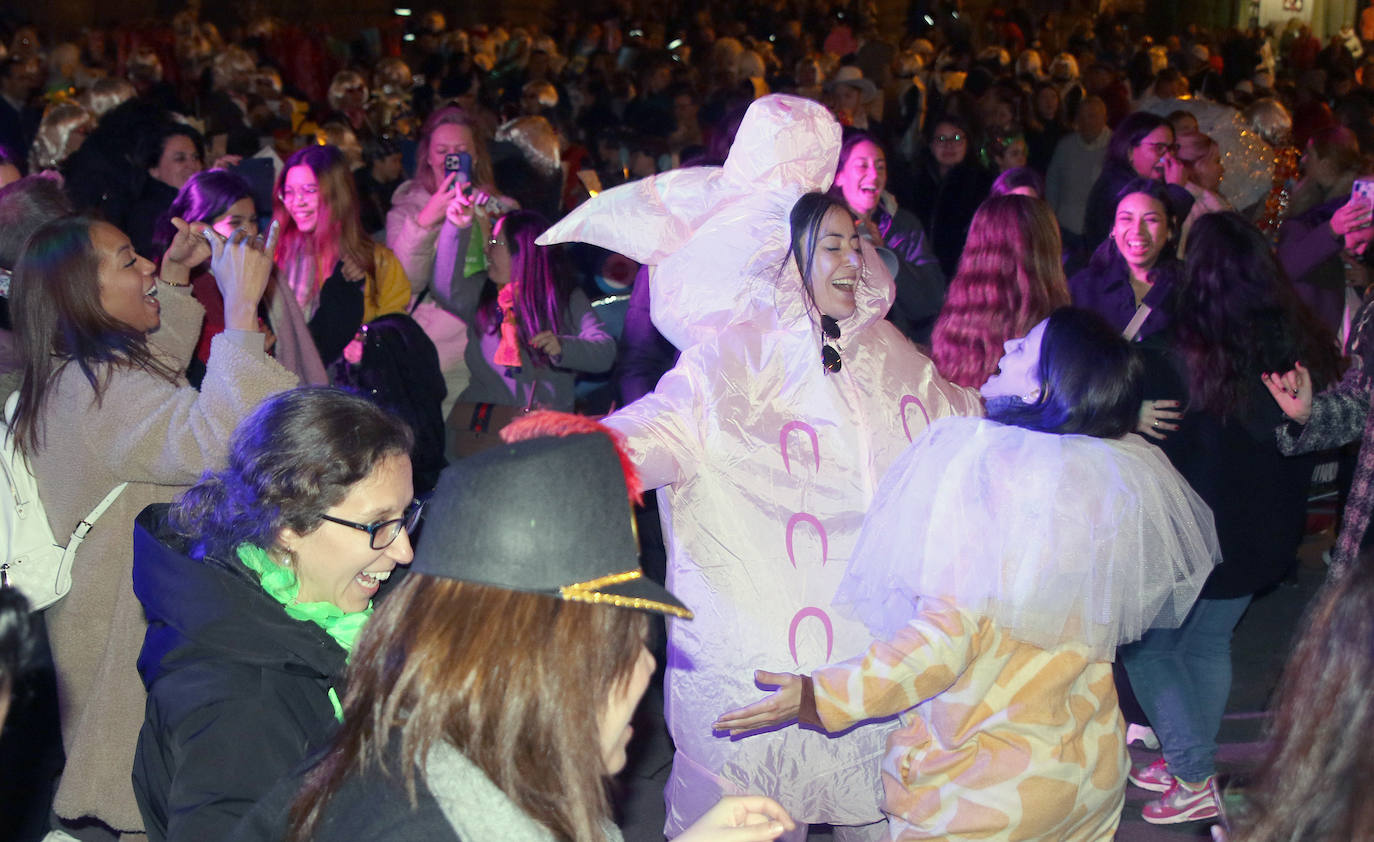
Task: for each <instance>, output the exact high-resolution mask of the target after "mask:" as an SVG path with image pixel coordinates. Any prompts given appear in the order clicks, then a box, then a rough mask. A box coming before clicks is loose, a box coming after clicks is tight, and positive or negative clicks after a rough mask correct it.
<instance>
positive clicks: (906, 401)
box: [897, 395, 930, 441]
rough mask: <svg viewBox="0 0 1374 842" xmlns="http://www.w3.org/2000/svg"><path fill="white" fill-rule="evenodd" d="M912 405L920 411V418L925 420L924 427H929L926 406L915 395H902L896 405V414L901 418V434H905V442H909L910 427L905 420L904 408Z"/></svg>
mask: <svg viewBox="0 0 1374 842" xmlns="http://www.w3.org/2000/svg"><path fill="white" fill-rule="evenodd" d="M913 403H914V404H916V408H917V409H919V410H921V415H922V417H924V418H925V419H926V426H927V427H929V426H930V413H929V412H926V405H925V404H923V403H921V399H920V398H918V397H916V396H915V395H902V402H901V403H900V404H898V405H897V414H898V415H900V416H902V432H904V433H906V440H907V441H911V425H910V424H908V423H907V420H906V408H907V407H908V406H909V405H911V404H913Z"/></svg>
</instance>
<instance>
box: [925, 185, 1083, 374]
mask: <svg viewBox="0 0 1374 842" xmlns="http://www.w3.org/2000/svg"><path fill="white" fill-rule="evenodd" d="M1061 249H1062V247H1061V244H1060V241H1059V226H1058V225H1057V224H1056V223H1055V220H1054V214H1053V212H1052V211H1051V210H1050V208H1049V205H1047V204H1045V202H1044V201H1042V200H1040V199H1033V198H1031V197H1029V196H1021V195H1016V194H1011V195H1006V196H993V197H992V198H990V199H988V200H987V201H985V202H983V204H982V205H981V206H980V207H979V208H978V212H977V213H976V214H974V215H973V222H972V223H971V224H970V226H969V234H968V241H967V243H966V244H965V246H964V253H963V256H962V257H961V258H960V260H959V271H958V273H957V274H955V276H954V280H952V281H950V284H949V294H948V295H947V296H946V298H945V306H944V308H943V309H942V310H941V311H940V317H939V318H938V319H937V320H936V322H935V330H934V333H933V334H932V336H931V345H932V353H931V356H932V357H933V358H934V360H935V366H936V368H938V369H939V370H940V373H941V374H942V375H944V377H945V378H946V379H947V380H949V381H950V382H952V383H957V384H959V385H960V386H971V387H975V388H976V387H978V386H981V385H983V383H985V382H986V381H987V379H988V378H989V377H990V376H992V374H993V373H994V372H995V371H997V361H998V360H1000V359H1001V358H1002V343H1004V342H1006V341H1007V340H1008V339H1012V338H1014V337H1017V336H1025V335H1026V332H1027V331H1029V330H1030V329H1031V328H1032V327H1034V326H1035V325H1036V324H1037V323H1039V322H1040V321H1041V320H1042V319H1044V318H1045V317H1046V316H1048V315H1049V314H1050V313H1052V312H1053V311H1054V310H1055V309H1056V308H1058V307H1063V306H1065V305H1067V304H1068V303H1069V288H1068V283H1067V282H1066V281H1065V279H1064V269H1063V266H1061V265H1060V253H1061Z"/></svg>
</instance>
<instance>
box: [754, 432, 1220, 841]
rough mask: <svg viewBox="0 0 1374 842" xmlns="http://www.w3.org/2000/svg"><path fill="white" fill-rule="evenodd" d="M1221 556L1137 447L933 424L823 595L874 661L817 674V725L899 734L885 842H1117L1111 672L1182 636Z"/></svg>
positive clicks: (1117, 718)
mask: <svg viewBox="0 0 1374 842" xmlns="http://www.w3.org/2000/svg"><path fill="white" fill-rule="evenodd" d="M1217 555H1218V550H1217V540H1216V530H1215V528H1214V526H1213V523H1212V514H1211V511H1210V510H1209V509H1208V508H1207V506H1206V504H1205V503H1203V502H1202V500H1201V498H1199V497H1198V496H1197V495H1196V494H1195V493H1194V492H1193V491H1192V489H1191V488H1189V487H1188V485H1187V483H1186V482H1184V480H1183V478H1182V477H1181V476H1180V475H1179V474H1178V472H1177V471H1175V470H1174V469H1173V467H1172V466H1171V465H1170V464H1169V463H1168V461H1167V460H1166V459H1165V458H1164V456H1163V454H1162V453H1160V451H1159V450H1158V448H1155V447H1153V446H1151V445H1149V444H1146V443H1145V441H1144V440H1143V439H1141V438H1140V437H1139V436H1136V435H1127V436H1124V437H1122V438H1120V439H1105V438H1095V437H1092V436H1082V435H1054V434H1050V433H1041V432H1034V431H1031V430H1027V429H1023V428H1021V427H1016V426H1010V425H1006V424H1000V423H997V422H995V421H991V420H986V419H978V418H946V419H942V420H938V421H935V422H933V423H932V424H931V426H930V428H929V430H928V431H927V433H926V435H924V436H922V437H920V438H918V439H915V440H914V441H913V443H912V444H911V445H910V446H909V447H908V448H907V450H906V452H905V453H903V454H902V456H901V457H900V458H899V459H898V460H897V461H896V462H895V463H894V464H893V466H892V467H891V468H890V469H889V470H888V473H887V475H886V476H885V477H884V478H883V482H882V485H881V486H880V487H879V490H878V495H877V497H876V498H875V501H874V504H873V507H872V508H871V509H870V510H869V512H868V516H867V517H866V518H865V520H864V526H863V532H862V534H861V535H860V537H859V541H858V544H857V545H856V546H855V548H854V552H853V555H852V556H851V559H852V561H851V563H850V567H849V570H848V571H847V572H846V574H845V577H844V579H843V580H842V581H841V583H840V586H839V589H838V591H837V592H836V595H835V605H836V606H838V607H839V608H840V609H841V611H842V612H843V613H845V614H847V615H849V616H851V617H855V618H858V619H861V620H862V621H863V622H864V624H865V625H866V626H867V627H868V629H869V631H870V632H871V633H872V634H873V636H874V637H876V638H877V639H878V641H879V642H877V643H873V644H872V645H871V646H869V647H868V649H867V650H866V651H865V652H863V653H862V654H860V655H858V656H856V657H854V658H851V659H850V660H847V661H843V662H840V663H838V664H833V665H831V666H825V667H821V668H819V669H817V670H815V671H814V672H813V673H812V677H811V681H812V686H813V689H814V690H815V703H816V710H815V714H816V719H817V720H818V722H816V723H813V724H819V725H821V726H822V727H823V728H824V729H825V730H826V731H829V732H831V733H836V732H842V731H844V730H845V729H848V728H850V727H851V726H853V725H855V724H857V723H861V722H870V721H873V720H880V719H887V718H890V717H893V716H897V715H899V714H900V715H901V727H900V728H899V729H898V730H896V731H894V732H893V733H892V734H891V735H890V736H889V738H888V743H887V752H886V754H885V756H884V759H883V764H882V766H883V788H884V804H883V811H884V812H885V813H886V814H887V816H888V824H889V828H888V829H889V833H890V838H891V839H894V840H914V839H988V838H994V839H999V840H1014V839H1037V840H1046V841H1047V842H1051V840H1052V842H1066V840H1099V839H1101V840H1107V839H1111V838H1112V835H1113V834H1114V833H1115V831H1116V825H1117V822H1118V820H1119V818H1120V815H1121V806H1122V801H1123V798H1124V794H1123V790H1124V785H1125V781H1126V770H1127V756H1126V750H1125V749H1126V741H1125V734H1124V726H1123V723H1122V719H1121V713H1120V710H1119V709H1118V707H1117V699H1116V689H1115V686H1114V685H1113V683H1112V670H1111V664H1110V662H1111V660H1112V658H1113V657H1114V654H1115V649H1116V647H1117V646H1118V645H1119V644H1121V643H1127V642H1130V641H1132V640H1136V639H1139V637H1140V636H1141V635H1142V634H1143V633H1144V631H1145V630H1146V629H1148V628H1150V627H1151V626H1155V625H1161V626H1177V625H1178V624H1179V623H1180V622H1181V621H1182V619H1183V618H1184V617H1185V616H1186V615H1187V613H1188V610H1189V608H1190V607H1191V606H1192V604H1193V601H1194V600H1195V599H1196V598H1197V594H1198V591H1199V590H1200V589H1201V587H1202V583H1203V582H1204V581H1205V580H1206V578H1207V574H1208V573H1209V572H1210V571H1211V569H1212V567H1213V565H1214V563H1215V560H1216V558H1217ZM749 739H754V738H753V737H750V738H749Z"/></svg>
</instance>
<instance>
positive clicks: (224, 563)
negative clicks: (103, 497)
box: [133, 388, 421, 842]
mask: <svg viewBox="0 0 1374 842" xmlns="http://www.w3.org/2000/svg"><path fill="white" fill-rule="evenodd" d="M412 444H413V440H412V437H411V433H410V430H409V428H408V427H406V425H405V424H404V423H403V422H401V421H400V420H399V419H397V418H395V417H394V416H392V415H390V414H388V413H386V412H385V411H383V410H381V409H379V408H378V407H377V406H376V405H375V404H373V403H371V402H370V401H368V400H365V399H364V398H361V397H357V396H354V395H350V394H348V393H346V392H343V391H339V390H336V389H329V388H306V389H296V390H293V391H289V392H284V393H281V394H279V395H277V396H276V397H274V398H271V399H269V400H268V401H266V402H265V403H263V404H262V406H260V407H259V408H258V409H257V410H256V411H255V412H253V414H252V415H250V416H249V417H248V418H247V419H245V420H244V422H243V423H242V424H240V425H239V427H238V429H237V430H236V431H235V432H234V437H233V439H232V440H231V442H230V451H229V460H228V465H227V466H226V467H225V468H224V469H223V470H219V471H214V472H210V473H207V474H205V476H204V477H203V478H202V479H201V481H200V482H199V483H197V484H196V485H195V486H193V487H192V488H190V489H189V490H187V491H186V492H185V493H184V494H183V495H182V496H181V497H180V498H179V499H178V500H177V501H176V502H175V503H173V504H171V505H170V506H168V505H166V504H160V505H155V506H150V507H148V508H147V509H145V510H144V511H143V513H142V514H141V515H139V518H138V521H137V523H136V526H135V531H134V575H133V578H134V592H135V593H136V594H137V596H138V598H139V600H140V601H141V602H142V603H143V607H144V610H145V611H146V613H147V617H148V633H147V637H146V639H145V641H144V644H143V653H142V655H141V656H140V657H139V661H138V665H139V671H140V673H141V674H142V676H143V681H144V684H145V685H146V686H147V688H148V704H147V713H146V719H145V720H144V723H143V730H142V732H141V733H140V734H139V739H138V750H137V754H136V756H135V759H134V771H133V780H134V790H135V794H136V795H137V797H138V803H139V809H140V810H141V811H142V813H143V818H144V823H145V825H146V827H147V832H148V837H149V838H150V839H152V840H155V842H160V840H199V839H222V838H224V837H226V836H227V835H228V833H229V831H230V829H231V828H232V827H233V825H234V824H235V822H237V820H238V819H239V818H240V817H241V816H242V815H243V814H244V813H246V812H247V811H248V809H249V808H250V807H251V806H252V805H253V802H254V801H256V800H257V799H258V798H259V797H260V796H261V795H262V794H263V793H265V792H266V791H267V790H268V789H270V788H271V786H272V784H273V783H274V782H275V781H276V780H277V779H278V778H280V777H282V776H283V775H285V774H287V773H288V772H290V771H291V770H292V768H293V767H295V766H296V765H297V764H298V763H300V762H301V761H302V760H303V759H304V758H305V756H306V755H307V754H308V753H310V752H311V751H312V750H313V749H316V748H319V747H321V746H323V745H324V744H325V743H326V742H327V741H328V738H329V737H330V736H331V735H332V734H333V732H334V730H335V728H336V727H337V725H338V722H339V719H340V717H341V715H342V708H341V707H340V697H341V696H342V694H343V685H342V675H343V670H344V665H345V664H346V662H347V660H348V657H349V654H350V652H351V651H352V647H353V641H354V640H355V639H356V638H357V636H358V633H359V632H360V631H361V630H362V627H363V626H364V624H365V623H366V622H367V619H368V617H369V616H370V614H371V612H372V601H373V597H374V596H376V594H377V592H378V590H379V588H380V587H381V585H382V583H383V582H385V581H386V580H387V579H388V578H389V577H390V576H391V574H392V572H393V571H394V570H395V569H396V567H397V565H403V564H409V563H410V560H411V558H412V556H413V553H412V550H411V543H410V533H411V531H412V530H413V529H414V528H415V527H416V525H417V524H418V522H419V518H420V511H421V504H420V503H419V502H418V501H416V500H415V499H414V489H413V488H412V486H411V470H410V450H411V447H412Z"/></svg>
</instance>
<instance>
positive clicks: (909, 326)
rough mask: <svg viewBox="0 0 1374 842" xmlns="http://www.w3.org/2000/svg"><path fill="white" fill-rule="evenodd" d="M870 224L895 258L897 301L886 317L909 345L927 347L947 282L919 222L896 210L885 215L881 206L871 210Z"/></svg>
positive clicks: (943, 300) (941, 304) (902, 210)
mask: <svg viewBox="0 0 1374 842" xmlns="http://www.w3.org/2000/svg"><path fill="white" fill-rule="evenodd" d="M873 222H874V224H875V225H877V226H878V231H879V232H881V233H882V235H883V245H884V246H886V247H887V248H888V249H890V250H891V251H892V252H893V253H894V254H896V255H897V261H898V263H897V277H896V278H894V279H893V280H894V281H895V283H896V284H897V298H896V300H895V301H894V302H893V303H892V309H891V310H890V311H888V314H887V317H888V319H890V320H891V321H892V323H893V324H895V325H897V327H898V328H899V329H900V330H901V331H902V333H904V334H905V335H906V337H907V338H908V339H910V340H911V341H912V342H917V343H920V344H922V345H929V344H930V332H931V331H932V330H934V328H935V319H936V318H937V317H938V316H939V315H940V308H941V307H943V306H944V303H945V292H946V290H947V289H948V281H947V279H946V278H945V273H944V270H942V269H941V268H940V260H939V258H938V257H936V256H935V250H934V247H933V246H932V245H931V240H930V237H928V236H926V231H925V228H923V227H922V226H921V220H919V219H917V218H916V216H915V215H914V214H912V213H910V212H909V211H906V210H904V209H902V208H897V211H896V213H888V212H887V211H886V210H885V209H884V208H883V207H882V206H881V205H879V206H878V207H877V208H874V210H873Z"/></svg>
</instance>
